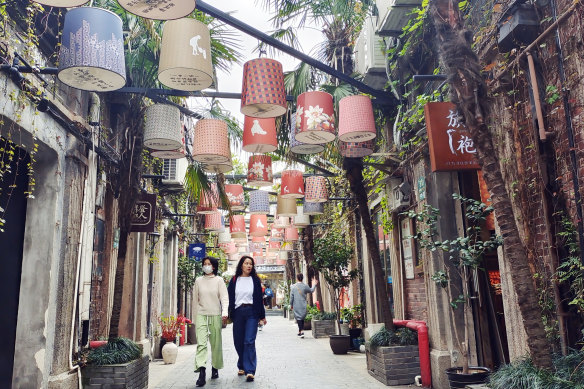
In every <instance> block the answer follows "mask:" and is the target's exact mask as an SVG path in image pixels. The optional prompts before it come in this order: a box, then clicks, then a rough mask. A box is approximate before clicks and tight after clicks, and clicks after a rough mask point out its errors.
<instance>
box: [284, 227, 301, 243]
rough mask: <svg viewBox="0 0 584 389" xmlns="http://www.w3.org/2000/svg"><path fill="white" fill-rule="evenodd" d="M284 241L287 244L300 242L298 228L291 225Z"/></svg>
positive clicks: (285, 233) (287, 228) (285, 232)
mask: <svg viewBox="0 0 584 389" xmlns="http://www.w3.org/2000/svg"><path fill="white" fill-rule="evenodd" d="M284 240H285V241H286V242H292V241H295V240H298V228H296V226H295V225H293V224H292V225H290V227H286V229H285V230H284Z"/></svg>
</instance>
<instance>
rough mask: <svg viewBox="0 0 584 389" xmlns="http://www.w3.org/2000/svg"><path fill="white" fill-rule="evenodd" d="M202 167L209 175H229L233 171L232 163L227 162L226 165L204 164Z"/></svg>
mask: <svg viewBox="0 0 584 389" xmlns="http://www.w3.org/2000/svg"><path fill="white" fill-rule="evenodd" d="M202 167H203V170H204V171H206V172H207V173H214V174H219V173H227V172H230V171H232V170H233V165H232V164H231V161H227V162H225V163H216V164H207V163H204V164H203V166H202Z"/></svg>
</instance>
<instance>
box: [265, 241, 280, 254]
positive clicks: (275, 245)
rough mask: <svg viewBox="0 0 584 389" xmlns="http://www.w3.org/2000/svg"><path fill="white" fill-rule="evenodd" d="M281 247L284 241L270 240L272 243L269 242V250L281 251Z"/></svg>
mask: <svg viewBox="0 0 584 389" xmlns="http://www.w3.org/2000/svg"><path fill="white" fill-rule="evenodd" d="M280 247H282V241H277V240H270V243H269V244H268V251H271V252H278V251H280Z"/></svg>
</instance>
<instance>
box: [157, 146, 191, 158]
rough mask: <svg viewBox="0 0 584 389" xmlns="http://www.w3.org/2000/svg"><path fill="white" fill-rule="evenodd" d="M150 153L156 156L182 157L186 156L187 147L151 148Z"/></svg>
mask: <svg viewBox="0 0 584 389" xmlns="http://www.w3.org/2000/svg"><path fill="white" fill-rule="evenodd" d="M150 155H151V156H152V157H154V158H162V159H181V158H184V157H185V149H184V148H182V147H181V148H180V149H176V150H151V151H150Z"/></svg>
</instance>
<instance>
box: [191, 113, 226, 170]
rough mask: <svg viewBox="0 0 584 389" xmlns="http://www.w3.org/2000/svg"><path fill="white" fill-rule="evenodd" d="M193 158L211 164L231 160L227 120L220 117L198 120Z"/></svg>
mask: <svg viewBox="0 0 584 389" xmlns="http://www.w3.org/2000/svg"><path fill="white" fill-rule="evenodd" d="M193 159H194V160H195V161H199V162H202V163H206V164H209V165H214V164H221V163H226V162H231V151H230V149H229V137H228V136H227V123H226V122H224V121H223V120H218V119H201V120H199V121H198V122H197V125H196V126H195V136H194V140H193Z"/></svg>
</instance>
